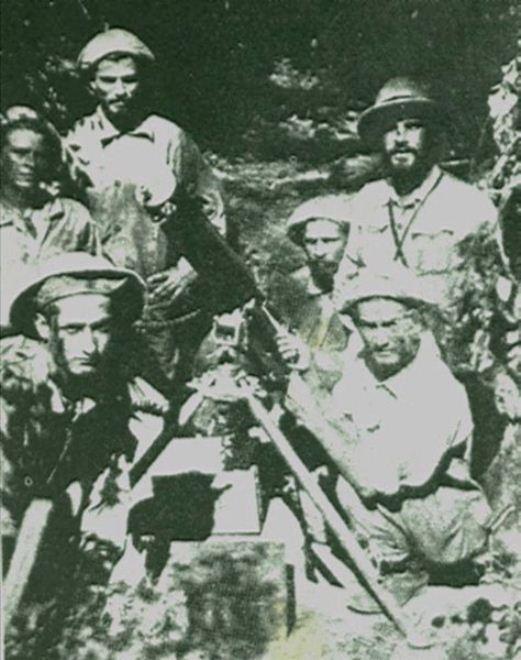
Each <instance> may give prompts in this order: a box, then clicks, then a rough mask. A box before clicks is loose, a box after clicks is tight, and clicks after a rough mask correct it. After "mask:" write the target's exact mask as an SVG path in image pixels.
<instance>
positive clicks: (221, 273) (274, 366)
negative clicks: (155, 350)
mask: <svg viewBox="0 0 521 660" xmlns="http://www.w3.org/2000/svg"><path fill="white" fill-rule="evenodd" d="M175 203H176V212H175V214H173V215H172V216H171V218H170V220H168V221H167V223H168V227H167V231H171V232H172V234H173V242H174V243H175V244H176V245H178V246H179V249H180V253H181V254H182V255H183V256H184V257H185V258H186V259H187V261H188V262H189V263H190V265H191V266H192V268H193V269H194V271H195V272H196V273H197V278H196V279H195V281H193V282H192V283H191V284H190V285H189V286H188V287H187V288H186V290H185V291H184V292H182V293H181V295H180V296H179V297H178V298H177V300H176V301H175V303H174V305H173V307H174V311H173V313H174V315H176V316H180V315H182V314H184V313H186V310H187V309H188V307H189V306H190V305H191V306H192V309H194V308H199V309H202V310H203V311H206V312H208V313H209V314H211V315H212V316H215V315H219V314H224V313H229V312H231V311H233V310H235V309H237V308H238V307H242V308H244V311H245V320H246V325H247V328H248V354H249V358H250V359H251V361H252V362H253V364H254V368H256V370H258V371H259V373H260V372H262V373H263V374H264V375H266V376H267V378H268V379H269V380H271V381H275V382H277V384H279V385H280V384H281V383H282V382H283V381H284V380H285V378H286V377H287V375H288V369H287V366H286V364H285V363H284V361H283V360H282V358H281V356H280V355H279V352H278V349H277V342H276V336H277V334H278V332H279V331H280V330H281V329H282V327H283V326H282V325H281V323H279V321H278V320H277V318H276V317H275V315H274V313H273V312H272V310H271V309H270V308H269V305H268V303H267V301H266V297H265V296H264V294H263V293H262V292H261V291H260V289H259V287H258V285H257V282H256V281H255V278H254V276H253V274H252V272H251V271H250V269H249V268H248V266H247V265H246V264H245V263H244V261H243V259H242V258H241V257H240V255H239V254H237V252H235V250H233V249H232V247H231V246H230V245H229V244H228V243H227V241H226V240H225V238H224V237H223V236H221V234H220V233H219V232H218V231H217V229H216V228H215V227H214V226H213V225H212V224H211V223H210V222H209V221H208V220H207V218H206V216H205V214H204V212H203V209H202V204H201V202H200V201H199V200H198V199H196V198H193V197H189V196H187V195H185V194H181V195H177V196H176V197H175Z"/></svg>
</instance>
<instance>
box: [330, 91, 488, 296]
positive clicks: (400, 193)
mask: <svg viewBox="0 0 521 660" xmlns="http://www.w3.org/2000/svg"><path fill="white" fill-rule="evenodd" d="M446 124H447V117H446V114H445V112H444V111H443V108H441V107H440V106H439V105H438V103H436V102H435V101H434V100H433V99H432V98H431V96H430V95H429V93H428V92H427V91H426V90H425V89H424V87H422V86H421V85H420V84H419V83H417V82H415V81H414V80H409V79H404V78H395V79H392V80H389V81H388V82H387V83H386V84H385V85H384V86H383V87H382V89H381V90H380V92H379V93H378V95H377V97H376V101H375V103H374V105H373V106H371V107H370V108H368V109H367V110H366V111H365V112H363V113H362V115H361V117H360V121H359V133H360V136H361V138H362V140H363V141H364V142H365V143H366V144H367V145H368V146H370V147H372V148H373V149H375V150H378V151H380V152H381V153H382V155H383V158H384V161H385V164H386V166H387V171H388V178H387V179H383V180H380V181H375V182H372V183H368V184H367V185H366V186H364V187H363V188H362V190H361V191H360V192H359V193H358V194H357V195H356V196H355V199H354V203H353V212H354V217H356V218H357V219H358V220H359V222H358V223H357V228H356V230H355V229H353V231H352V233H351V239H350V242H349V246H348V253H349V255H348V256H347V255H346V259H345V260H343V262H342V264H341V266H340V268H339V272H338V277H337V282H338V287H339V288H338V290H341V289H342V282H343V281H344V280H345V279H346V278H349V277H350V276H352V275H353V263H352V261H353V260H354V261H355V262H356V263H357V264H358V266H359V267H363V266H367V267H371V268H376V269H377V270H379V271H384V270H385V269H386V268H387V267H389V266H390V265H392V264H395V263H399V264H401V265H404V266H406V267H407V268H410V269H412V270H413V271H415V272H416V273H417V274H418V275H421V276H423V281H424V286H431V287H432V290H433V291H434V292H436V293H437V295H438V296H440V298H439V299H440V301H442V300H444V298H445V296H446V295H447V289H446V287H447V285H448V283H449V278H448V277H447V275H448V274H449V273H450V272H451V271H452V270H453V269H454V268H455V267H456V266H457V265H458V263H459V261H458V246H459V245H460V244H461V242H462V241H463V239H465V238H466V237H468V236H471V235H473V234H476V233H477V232H478V231H479V230H480V229H481V228H483V229H485V230H487V227H489V228H490V227H494V222H495V219H496V216H497V213H496V210H495V208H494V206H493V205H492V203H491V201H490V200H489V199H488V197H487V195H486V194H485V193H484V192H481V191H479V190H477V189H476V188H475V187H474V186H472V185H470V184H468V183H465V182H463V181H461V180H459V179H457V178H455V177H453V176H452V175H450V174H448V173H447V172H444V171H443V170H442V169H440V167H439V166H438V164H437V163H438V162H439V159H440V156H441V153H440V152H441V146H442V141H443V140H442V137H443V133H444V131H445V127H446Z"/></svg>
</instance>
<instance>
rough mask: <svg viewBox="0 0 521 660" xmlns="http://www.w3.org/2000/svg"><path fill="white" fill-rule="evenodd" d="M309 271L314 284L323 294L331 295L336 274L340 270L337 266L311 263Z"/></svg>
mask: <svg viewBox="0 0 521 660" xmlns="http://www.w3.org/2000/svg"><path fill="white" fill-rule="evenodd" d="M309 269H310V271H311V277H312V278H313V282H314V284H315V285H316V286H317V287H318V288H319V289H320V290H321V291H322V292H323V293H330V292H331V291H332V289H333V284H334V279H335V273H336V271H337V270H338V266H337V265H336V264H325V263H310V264H309Z"/></svg>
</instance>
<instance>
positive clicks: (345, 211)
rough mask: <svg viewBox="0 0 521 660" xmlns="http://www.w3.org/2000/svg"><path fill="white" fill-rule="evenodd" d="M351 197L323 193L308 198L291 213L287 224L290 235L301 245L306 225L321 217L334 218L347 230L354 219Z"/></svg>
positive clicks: (334, 220)
mask: <svg viewBox="0 0 521 660" xmlns="http://www.w3.org/2000/svg"><path fill="white" fill-rule="evenodd" d="M351 199H352V196H351V195H321V196H320V197H313V198H312V199H308V200H307V201H306V202H304V203H303V204H300V205H299V206H297V208H296V209H295V210H294V211H293V213H292V214H291V215H290V217H289V219H288V222H287V226H286V231H287V234H288V237H289V238H290V239H291V240H292V241H293V242H294V243H296V244H297V245H301V244H302V233H303V229H304V227H305V226H306V224H307V223H308V222H309V221H310V220H317V219H319V218H323V219H325V220H332V221H333V222H336V223H338V224H339V225H342V226H344V227H345V228H346V230H347V229H348V228H349V225H350V224H351V222H352V221H353V220H354V218H353V213H352V209H351Z"/></svg>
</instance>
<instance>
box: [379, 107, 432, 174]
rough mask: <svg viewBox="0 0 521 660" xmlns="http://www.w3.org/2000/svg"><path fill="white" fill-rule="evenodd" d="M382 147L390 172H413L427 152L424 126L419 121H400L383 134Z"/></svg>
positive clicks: (423, 159)
mask: <svg viewBox="0 0 521 660" xmlns="http://www.w3.org/2000/svg"><path fill="white" fill-rule="evenodd" d="M383 146H384V154H385V157H386V160H387V162H388V164H389V166H390V168H391V171H392V172H395V173H407V172H410V171H413V170H415V169H416V168H417V167H418V166H419V165H421V164H423V162H424V161H425V158H426V156H427V152H428V150H429V148H428V139H427V129H426V127H425V124H424V123H423V122H422V121H421V120H420V119H400V120H399V121H397V122H396V123H395V124H394V125H393V126H391V127H390V128H389V130H387V131H386V132H385V133H384V136H383Z"/></svg>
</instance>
